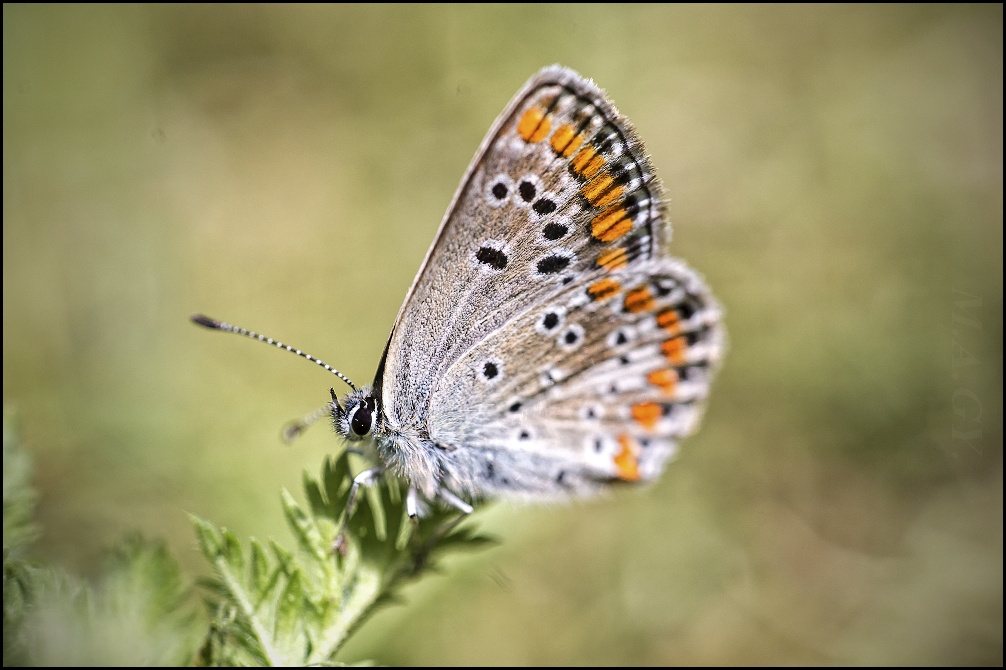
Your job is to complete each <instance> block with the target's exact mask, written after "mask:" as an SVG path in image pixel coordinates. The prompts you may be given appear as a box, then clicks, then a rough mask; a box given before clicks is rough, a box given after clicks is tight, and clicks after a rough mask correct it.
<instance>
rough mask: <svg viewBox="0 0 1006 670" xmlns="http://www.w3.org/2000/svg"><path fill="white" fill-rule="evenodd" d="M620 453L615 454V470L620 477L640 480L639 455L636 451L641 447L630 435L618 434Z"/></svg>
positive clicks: (632, 480)
mask: <svg viewBox="0 0 1006 670" xmlns="http://www.w3.org/2000/svg"><path fill="white" fill-rule="evenodd" d="M618 446H619V449H618V453H617V454H615V471H616V472H617V473H618V478H619V479H624V480H626V481H629V482H634V481H638V480H639V457H638V456H637V455H636V452H637V451H638V450H639V447H637V446H636V443H635V442H633V441H632V438H631V437H629V436H628V435H619V436H618Z"/></svg>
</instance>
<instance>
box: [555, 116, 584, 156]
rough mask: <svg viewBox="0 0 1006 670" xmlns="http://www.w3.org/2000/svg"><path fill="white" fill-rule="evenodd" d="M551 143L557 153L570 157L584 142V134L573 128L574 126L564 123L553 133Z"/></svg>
mask: <svg viewBox="0 0 1006 670" xmlns="http://www.w3.org/2000/svg"><path fill="white" fill-rule="evenodd" d="M550 144H551V145H552V148H553V149H554V150H555V152H556V153H557V154H559V155H560V156H562V157H563V158H569V157H570V156H572V155H573V152H574V151H576V150H577V149H578V148H579V146H580V145H581V144H583V135H581V134H579V133H578V132H576V131H575V130H573V126H571V125H569V124H564V125H562V126H559V128H557V129H556V131H555V133H553V134H552V139H551V140H550Z"/></svg>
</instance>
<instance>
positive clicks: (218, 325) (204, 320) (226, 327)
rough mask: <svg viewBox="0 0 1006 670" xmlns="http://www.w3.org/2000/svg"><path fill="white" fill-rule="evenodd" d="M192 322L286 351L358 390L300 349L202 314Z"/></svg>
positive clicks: (322, 362) (327, 366)
mask: <svg viewBox="0 0 1006 670" xmlns="http://www.w3.org/2000/svg"><path fill="white" fill-rule="evenodd" d="M192 322H193V323H196V324H199V325H200V326H202V327H204V328H209V329H210V330H222V331H224V332H226V333H237V334H238V335H244V336H245V337H250V338H252V339H253V340H258V341H259V342H265V343H266V344H271V345H273V346H274V347H279V348H280V349H286V350H287V351H289V352H290V353H292V354H297V355H298V356H300V357H301V358H306V359H307V360H309V361H311V362H312V363H317V364H318V365H320V366H321V367H323V368H325V369H326V370H328V371H329V372H331V373H332V374H333V375H335V376H336V377H338V378H339V379H341V380H342V381H344V382H346V383H347V384H349V387H350V388H351V389H353V390H354V391H356V390H358V389H357V388H356V384H354V383H353V382H351V381H349V377H347V376H346V375H344V374H342V373H341V372H339V371H338V370H336V369H335V368H333V367H332V366H331V365H329V364H328V363H326V362H325V361H322V360H319V359H317V358H315V357H314V356H312V355H311V354H308V353H305V352H303V351H301V350H300V349H294V348H293V347H291V346H288V345H286V344H283V343H282V342H280V341H279V340H274V339H272V338H271V337H266V336H265V335H259V334H258V333H255V332H252V331H250V330H245V329H244V328H240V327H238V326H232V325H231V324H229V323H224V322H223V321H217V320H216V319H211V318H210V317H208V316H203V315H202V314H193V315H192Z"/></svg>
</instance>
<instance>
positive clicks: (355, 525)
mask: <svg viewBox="0 0 1006 670" xmlns="http://www.w3.org/2000/svg"><path fill="white" fill-rule="evenodd" d="M351 485H352V477H351V476H350V470H349V463H348V454H346V453H344V454H342V455H341V456H340V457H338V458H336V459H334V460H333V459H327V460H326V461H325V464H324V467H323V470H322V476H321V479H320V481H316V480H314V479H312V478H310V477H309V476H307V475H306V474H305V477H304V489H305V492H306V496H307V501H308V509H307V510H304V509H302V508H301V507H300V506H299V505H298V504H297V503H296V502H295V501H294V499H293V497H292V496H291V495H290V494H289V493H288V492H286V491H284V492H283V494H282V504H283V510H284V512H285V515H286V519H287V523H288V524H289V525H290V528H291V530H292V531H293V534H294V537H295V539H296V541H297V546H298V551H297V552H296V553H292V552H290V551H287V550H286V549H284V548H282V547H280V546H279V545H278V544H276V543H275V542H271V541H270V542H269V543H268V547H264V546H263V545H262V543H260V542H258V541H257V540H254V539H252V540H251V542H250V543H249V545H248V549H247V550H245V549H244V548H243V547H242V546H241V543H240V542H239V541H238V539H237V538H236V537H235V536H234V534H233V533H231V532H230V531H228V530H226V529H217V528H216V527H214V526H213V525H212V524H210V523H209V522H206V521H203V520H201V519H197V518H193V522H194V524H195V526H196V532H197V534H198V536H199V543H200V546H201V548H202V550H203V553H204V554H205V555H206V557H207V558H208V559H209V560H210V562H211V563H212V564H213V566H214V568H215V569H216V573H217V576H216V578H214V579H212V580H207V582H206V583H205V585H206V587H207V589H208V593H209V597H208V604H209V607H210V609H211V611H212V613H213V621H212V623H211V628H210V632H209V634H208V636H207V638H206V641H205V643H204V645H203V648H202V651H201V652H200V661H201V662H202V663H204V664H207V665H321V664H330V663H333V662H334V657H335V655H336V653H337V652H338V650H339V648H340V647H341V646H342V644H343V642H344V641H345V640H346V637H347V636H348V635H349V634H350V633H351V632H352V631H353V630H355V629H356V628H357V627H358V626H359V625H360V624H361V623H362V622H363V621H364V620H365V619H366V618H367V617H368V616H369V615H370V614H371V613H372V612H373V611H374V610H375V608H376V607H378V606H380V605H382V604H385V603H388V602H391V601H393V600H394V599H395V597H396V593H397V590H398V588H399V587H400V586H401V585H403V584H404V583H405V582H406V581H408V580H409V579H412V578H415V577H417V576H418V575H420V574H422V573H423V572H424V571H426V570H429V569H431V568H432V567H434V566H435V564H436V561H437V560H438V559H440V558H441V557H442V556H443V555H444V554H445V553H447V551H448V550H449V549H457V548H478V547H482V546H484V545H485V544H486V543H488V542H490V540H488V539H487V538H485V537H482V536H479V535H477V534H475V533H474V532H473V531H472V530H470V529H469V528H468V527H466V526H459V525H458V523H457V522H458V521H460V518H458V517H457V513H450V512H445V511H441V510H439V509H431V510H430V513H429V514H428V515H427V516H425V517H424V518H423V519H422V520H421V521H420V522H419V523H418V524H414V523H413V522H412V521H411V520H410V519H409V518H408V515H407V513H406V509H405V489H404V487H403V485H402V484H401V483H400V482H398V481H397V480H394V479H392V478H390V477H384V478H381V479H379V480H378V482H377V483H376V484H374V485H373V486H369V487H366V488H363V489H361V493H362V495H361V496H359V497H358V499H357V505H356V509H355V510H353V514H352V516H351V517H350V519H349V522H348V525H347V533H346V538H345V539H346V542H345V545H344V553H343V552H340V551H337V550H336V549H335V545H336V538H337V535H338V533H339V528H340V527H341V524H342V523H343V518H344V514H345V511H346V505H347V501H348V498H349V492H350V488H351Z"/></svg>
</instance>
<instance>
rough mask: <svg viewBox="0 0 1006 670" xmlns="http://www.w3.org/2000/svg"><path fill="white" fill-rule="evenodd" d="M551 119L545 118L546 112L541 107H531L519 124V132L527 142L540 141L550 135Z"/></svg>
mask: <svg viewBox="0 0 1006 670" xmlns="http://www.w3.org/2000/svg"><path fill="white" fill-rule="evenodd" d="M551 125H552V124H551V123H549V120H548V119H547V118H545V112H544V111H543V110H542V109H541V108H539V107H531V108H530V109H528V110H527V111H526V112H524V116H522V117H521V118H520V123H519V124H517V132H518V133H520V136H521V137H523V138H524V141H525V142H540V141H542V140H543V139H545V136H546V135H548V130H549V128H550V127H551Z"/></svg>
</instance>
